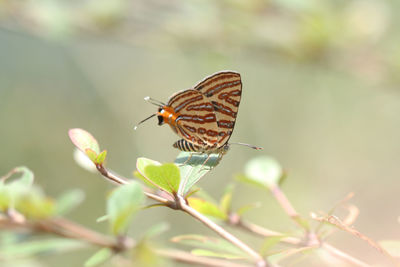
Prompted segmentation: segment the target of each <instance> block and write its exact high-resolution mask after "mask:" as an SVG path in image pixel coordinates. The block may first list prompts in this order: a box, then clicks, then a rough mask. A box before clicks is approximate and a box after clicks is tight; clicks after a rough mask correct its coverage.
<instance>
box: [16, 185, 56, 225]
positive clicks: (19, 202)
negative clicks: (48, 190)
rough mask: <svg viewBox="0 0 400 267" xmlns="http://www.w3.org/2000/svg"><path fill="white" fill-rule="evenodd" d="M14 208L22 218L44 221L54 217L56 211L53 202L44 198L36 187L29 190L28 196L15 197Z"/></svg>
mask: <svg viewBox="0 0 400 267" xmlns="http://www.w3.org/2000/svg"><path fill="white" fill-rule="evenodd" d="M14 207H15V209H16V210H17V211H19V212H20V213H22V214H23V215H24V216H26V217H28V218H32V219H45V218H48V217H50V216H53V215H55V213H56V211H57V209H56V204H55V202H54V200H53V199H52V198H49V197H46V196H44V195H43V193H42V192H41V191H40V190H39V188H37V187H33V188H31V190H30V192H29V193H28V194H21V195H19V196H18V197H16V198H15V204H14Z"/></svg>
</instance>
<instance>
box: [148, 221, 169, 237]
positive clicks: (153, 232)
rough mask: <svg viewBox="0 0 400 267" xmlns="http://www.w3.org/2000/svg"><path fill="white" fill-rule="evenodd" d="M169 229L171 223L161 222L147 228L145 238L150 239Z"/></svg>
mask: <svg viewBox="0 0 400 267" xmlns="http://www.w3.org/2000/svg"><path fill="white" fill-rule="evenodd" d="M168 229H169V224H168V223H166V222H160V223H157V224H155V225H152V226H151V227H150V228H149V229H147V230H146V232H145V235H144V238H145V239H150V238H153V237H156V236H159V235H161V234H162V233H164V232H166V231H167V230H168Z"/></svg>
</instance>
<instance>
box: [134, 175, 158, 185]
mask: <svg viewBox="0 0 400 267" xmlns="http://www.w3.org/2000/svg"><path fill="white" fill-rule="evenodd" d="M133 175H134V176H135V177H136V178H139V179H140V180H141V181H143V183H145V185H147V186H148V187H151V188H157V186H155V185H154V184H153V183H151V182H149V180H148V179H147V178H146V177H144V176H143V175H142V174H140V172H138V171H134V172H133Z"/></svg>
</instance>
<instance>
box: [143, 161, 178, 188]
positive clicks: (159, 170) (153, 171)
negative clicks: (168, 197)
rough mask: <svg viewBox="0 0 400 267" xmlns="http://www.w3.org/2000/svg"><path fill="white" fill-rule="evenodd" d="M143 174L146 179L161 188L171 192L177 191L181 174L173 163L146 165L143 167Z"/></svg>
mask: <svg viewBox="0 0 400 267" xmlns="http://www.w3.org/2000/svg"><path fill="white" fill-rule="evenodd" d="M144 174H145V175H144V176H145V177H146V178H147V179H149V180H150V181H151V182H152V183H153V184H155V185H156V186H157V187H158V188H160V189H161V190H163V191H166V192H168V193H173V194H174V193H177V192H178V189H179V182H180V179H181V175H180V172H179V169H178V167H177V166H176V165H175V164H173V163H165V164H163V165H161V166H156V165H148V166H146V167H145V169H144Z"/></svg>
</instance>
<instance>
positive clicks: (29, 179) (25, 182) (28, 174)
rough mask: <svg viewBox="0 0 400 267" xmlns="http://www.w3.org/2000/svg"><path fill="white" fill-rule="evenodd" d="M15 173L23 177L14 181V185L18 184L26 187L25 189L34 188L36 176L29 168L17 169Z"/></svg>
mask: <svg viewBox="0 0 400 267" xmlns="http://www.w3.org/2000/svg"><path fill="white" fill-rule="evenodd" d="M13 171H14V172H16V173H21V174H22V175H21V177H19V178H18V179H16V180H14V181H13V182H12V183H18V184H19V185H21V186H24V187H30V186H32V184H33V179H34V175H33V172H32V171H31V170H30V169H28V168H27V167H24V166H21V167H17V168H15V169H14V170H13Z"/></svg>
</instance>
